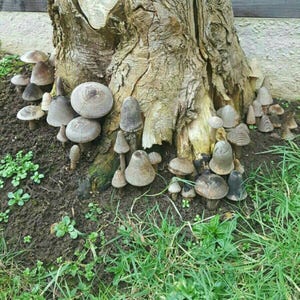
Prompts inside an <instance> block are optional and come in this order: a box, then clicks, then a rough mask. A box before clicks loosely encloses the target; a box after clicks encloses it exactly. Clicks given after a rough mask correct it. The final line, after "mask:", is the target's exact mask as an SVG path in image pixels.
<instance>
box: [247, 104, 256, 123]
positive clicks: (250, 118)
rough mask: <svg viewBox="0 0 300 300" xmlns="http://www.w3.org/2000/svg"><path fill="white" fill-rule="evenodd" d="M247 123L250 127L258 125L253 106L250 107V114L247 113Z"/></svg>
mask: <svg viewBox="0 0 300 300" xmlns="http://www.w3.org/2000/svg"><path fill="white" fill-rule="evenodd" d="M246 123H247V124H248V125H255V124H256V119H255V113H254V108H253V105H249V107H248V113H247V119H246Z"/></svg>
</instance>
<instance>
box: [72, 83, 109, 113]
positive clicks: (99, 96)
mask: <svg viewBox="0 0 300 300" xmlns="http://www.w3.org/2000/svg"><path fill="white" fill-rule="evenodd" d="M71 105H72V107H73V108H74V110H75V111H76V112H77V113H78V114H79V115H81V116H82V117H84V118H88V119H97V118H101V117H103V116H105V115H107V114H108V113H109V112H110V110H111V109H112V106H113V95H112V93H111V91H110V89H109V88H108V87H107V86H105V85H103V84H101V83H99V82H93V81H90V82H84V83H81V84H79V85H78V86H77V87H76V88H75V89H74V90H73V91H72V94H71Z"/></svg>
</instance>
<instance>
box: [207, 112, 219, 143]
mask: <svg viewBox="0 0 300 300" xmlns="http://www.w3.org/2000/svg"><path fill="white" fill-rule="evenodd" d="M207 122H208V125H209V126H210V127H211V131H210V137H211V140H212V141H213V142H215V140H216V131H217V129H219V128H221V127H222V126H223V120H222V119H221V118H220V117H217V116H211V117H210V118H208V120H207Z"/></svg>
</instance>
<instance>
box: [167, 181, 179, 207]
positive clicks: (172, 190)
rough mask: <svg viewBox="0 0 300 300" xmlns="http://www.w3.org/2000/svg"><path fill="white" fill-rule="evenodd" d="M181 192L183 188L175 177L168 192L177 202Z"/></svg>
mask: <svg viewBox="0 0 300 300" xmlns="http://www.w3.org/2000/svg"><path fill="white" fill-rule="evenodd" d="M180 191H181V186H180V184H179V182H178V180H177V178H176V177H173V178H172V179H171V182H170V184H169V186H168V192H169V194H170V195H171V198H172V200H174V201H175V200H176V199H177V196H178V194H179V193H180Z"/></svg>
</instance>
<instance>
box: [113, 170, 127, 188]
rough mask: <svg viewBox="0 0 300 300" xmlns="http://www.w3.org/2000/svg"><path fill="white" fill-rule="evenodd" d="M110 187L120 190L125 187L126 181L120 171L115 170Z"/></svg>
mask: <svg viewBox="0 0 300 300" xmlns="http://www.w3.org/2000/svg"><path fill="white" fill-rule="evenodd" d="M111 185H112V186H113V187H114V188H117V189H120V188H122V187H124V186H125V185H127V181H126V179H125V174H124V172H122V171H121V170H116V172H115V174H114V176H113V178H112V180H111Z"/></svg>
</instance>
